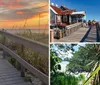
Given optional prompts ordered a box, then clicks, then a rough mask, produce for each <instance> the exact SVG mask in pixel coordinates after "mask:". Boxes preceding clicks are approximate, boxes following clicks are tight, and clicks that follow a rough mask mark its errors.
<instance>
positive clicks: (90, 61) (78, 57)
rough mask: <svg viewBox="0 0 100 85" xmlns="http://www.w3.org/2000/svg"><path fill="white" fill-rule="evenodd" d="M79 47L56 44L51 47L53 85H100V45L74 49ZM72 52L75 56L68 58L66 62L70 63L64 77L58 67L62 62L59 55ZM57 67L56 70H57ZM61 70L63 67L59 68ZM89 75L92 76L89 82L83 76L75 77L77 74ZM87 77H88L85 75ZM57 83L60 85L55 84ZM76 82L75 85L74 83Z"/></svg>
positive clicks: (88, 79)
mask: <svg viewBox="0 0 100 85" xmlns="http://www.w3.org/2000/svg"><path fill="white" fill-rule="evenodd" d="M75 46H77V45H71V44H69V45H68V44H66V45H65V44H60V45H59V44H56V45H51V53H50V58H51V59H50V60H51V85H80V82H81V84H82V85H89V84H91V85H99V84H100V45H99V44H85V45H83V46H79V45H78V47H79V48H78V50H77V51H76V50H74V47H75ZM59 49H60V50H59ZM69 50H71V51H72V54H73V56H72V57H71V58H68V57H66V58H65V59H64V60H66V61H67V62H69V64H67V66H66V71H65V72H64V73H63V76H62V75H61V73H60V72H59V71H58V69H59V68H57V67H56V66H57V65H59V63H60V62H61V61H63V60H62V57H63V56H68V55H62V56H61V57H59V54H61V53H62V51H63V52H64V53H65V52H68V51H69ZM55 67H56V68H55ZM59 67H60V69H61V66H59ZM83 72H85V73H88V74H89V75H90V77H89V78H87V80H85V77H84V76H83V75H80V76H77V77H76V76H75V75H76V74H81V73H83ZM85 76H86V75H85ZM56 81H58V82H59V84H57V83H55V82H56ZM73 82H74V83H73Z"/></svg>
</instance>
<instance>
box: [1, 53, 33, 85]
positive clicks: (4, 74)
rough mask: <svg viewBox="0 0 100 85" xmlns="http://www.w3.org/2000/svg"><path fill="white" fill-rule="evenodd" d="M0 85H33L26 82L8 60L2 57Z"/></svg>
mask: <svg viewBox="0 0 100 85" xmlns="http://www.w3.org/2000/svg"><path fill="white" fill-rule="evenodd" d="M0 85H32V84H31V83H30V82H25V81H24V79H23V78H22V77H21V76H20V72H19V71H17V70H16V68H14V67H13V66H12V65H11V64H10V63H9V62H8V61H7V60H6V59H3V58H2V56H1V55H0Z"/></svg>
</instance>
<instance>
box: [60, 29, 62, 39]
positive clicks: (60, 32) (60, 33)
mask: <svg viewBox="0 0 100 85" xmlns="http://www.w3.org/2000/svg"><path fill="white" fill-rule="evenodd" d="M62 37H63V36H62V31H61V30H60V39H61V38H62Z"/></svg>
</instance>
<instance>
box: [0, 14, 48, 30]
mask: <svg viewBox="0 0 100 85" xmlns="http://www.w3.org/2000/svg"><path fill="white" fill-rule="evenodd" d="M18 13H19V14H20V13H21V12H18ZM25 21H26V22H27V23H26V25H25V28H33V29H34V28H35V29H36V28H48V12H43V13H40V14H37V15H35V16H33V17H31V18H28V19H27V20H26V19H25V20H20V21H18V20H16V21H13V20H10V21H9V20H8V21H2V22H1V23H0V28H4V29H7V28H14V29H15V28H16V29H17V28H23V26H24V24H25ZM5 24H6V26H5Z"/></svg>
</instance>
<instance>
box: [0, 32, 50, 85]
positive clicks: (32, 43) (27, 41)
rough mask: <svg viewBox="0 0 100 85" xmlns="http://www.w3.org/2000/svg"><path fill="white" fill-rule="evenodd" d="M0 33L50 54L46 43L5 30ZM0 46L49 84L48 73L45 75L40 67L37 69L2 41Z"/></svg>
mask: <svg viewBox="0 0 100 85" xmlns="http://www.w3.org/2000/svg"><path fill="white" fill-rule="evenodd" d="M0 34H1V35H3V36H5V37H8V38H10V39H11V40H13V41H15V42H17V43H20V44H22V45H24V46H25V47H27V48H31V49H33V50H35V51H37V52H40V53H42V54H44V55H45V56H48V46H47V45H45V44H42V43H40V42H37V41H34V40H30V39H27V38H23V37H21V36H17V35H13V34H10V33H7V32H4V31H0ZM0 47H1V48H2V49H3V50H4V51H6V52H7V53H9V54H10V55H11V56H12V57H14V58H15V59H16V60H17V61H18V62H19V63H20V64H21V65H22V66H23V67H25V68H26V69H27V70H29V71H30V72H31V73H32V74H33V75H35V76H36V77H38V78H39V79H40V80H42V81H43V82H44V83H45V84H46V85H48V80H49V78H48V76H47V75H45V74H44V73H42V72H41V71H39V70H38V69H36V68H35V67H33V66H32V65H30V64H29V63H28V62H26V61H25V60H23V59H22V58H21V57H20V56H19V55H17V54H16V53H14V52H13V51H12V50H10V49H9V48H7V47H6V46H4V45H3V44H1V43H0Z"/></svg>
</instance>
